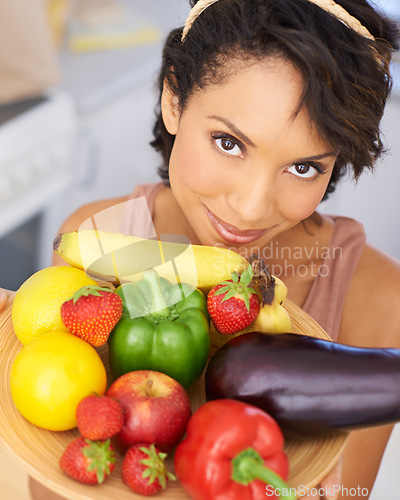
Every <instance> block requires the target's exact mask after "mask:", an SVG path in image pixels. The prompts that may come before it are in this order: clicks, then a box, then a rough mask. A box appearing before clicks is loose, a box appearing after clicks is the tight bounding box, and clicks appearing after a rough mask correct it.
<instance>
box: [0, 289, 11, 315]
mask: <svg viewBox="0 0 400 500" xmlns="http://www.w3.org/2000/svg"><path fill="white" fill-rule="evenodd" d="M9 295H10V292H9V291H8V290H5V289H4V288H0V312H1V311H2V310H3V309H4V308H5V307H6V305H7V300H8V297H9Z"/></svg>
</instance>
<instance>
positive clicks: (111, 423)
mask: <svg viewBox="0 0 400 500" xmlns="http://www.w3.org/2000/svg"><path fill="white" fill-rule="evenodd" d="M76 422H77V426H78V430H79V432H80V434H81V436H83V437H84V438H86V439H91V440H99V439H100V440H104V439H108V438H111V437H112V436H115V434H118V432H119V431H120V430H121V429H122V426H123V424H124V414H123V411H122V406H121V405H120V404H119V402H118V401H117V400H116V399H113V398H109V397H108V396H98V395H96V394H92V395H90V396H86V397H85V398H83V399H82V400H81V401H80V402H79V404H78V406H77V408H76Z"/></svg>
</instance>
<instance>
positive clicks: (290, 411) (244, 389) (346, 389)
mask: <svg viewBox="0 0 400 500" xmlns="http://www.w3.org/2000/svg"><path fill="white" fill-rule="evenodd" d="M205 390H206V397H207V400H212V399H220V398H230V399H237V400H240V401H243V402H246V403H249V404H252V405H254V406H257V407H258V408H261V409H263V410H264V411H266V412H267V413H269V414H270V415H271V416H272V417H273V418H274V419H275V420H276V421H277V422H278V424H279V425H280V427H281V429H282V431H283V433H284V435H285V437H287V438H290V439H301V440H304V439H307V438H315V437H321V436H327V435H330V434H335V433H338V432H347V431H349V430H352V429H356V428H363V427H371V426H375V425H383V424H388V423H392V422H396V421H398V420H400V350H399V349H378V348H363V347H352V346H349V345H343V344H338V343H336V342H331V341H328V340H323V339H317V338H314V337H307V336H305V335H297V334H293V333H283V334H278V335H277V334H267V333H258V332H251V333H246V334H243V335H240V336H239V337H235V338H234V339H232V340H230V341H228V342H227V343H226V344H225V345H224V346H222V347H221V348H220V349H219V350H218V351H217V352H216V353H215V354H214V356H213V357H212V358H211V360H210V362H209V364H208V367H207V369H206V374H205Z"/></svg>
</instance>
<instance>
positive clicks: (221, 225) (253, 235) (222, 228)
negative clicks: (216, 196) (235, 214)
mask: <svg viewBox="0 0 400 500" xmlns="http://www.w3.org/2000/svg"><path fill="white" fill-rule="evenodd" d="M206 212H207V215H208V218H209V219H210V221H211V224H212V226H213V227H214V229H215V230H216V231H217V233H218V234H219V235H220V236H222V238H223V239H224V240H225V241H228V242H229V243H236V244H238V243H240V244H246V243H251V242H252V241H255V240H258V239H259V238H261V236H263V235H264V234H265V233H266V232H267V231H268V229H256V230H253V229H249V230H246V231H241V230H240V229H238V228H237V227H235V226H231V225H230V224H228V223H227V222H224V221H223V220H221V219H219V218H218V217H217V216H216V215H214V214H213V213H212V212H211V211H210V210H209V209H208V208H207V207H206Z"/></svg>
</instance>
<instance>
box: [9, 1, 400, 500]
mask: <svg viewBox="0 0 400 500" xmlns="http://www.w3.org/2000/svg"><path fill="white" fill-rule="evenodd" d="M375 3H376V4H377V5H380V6H381V8H382V9H384V10H386V11H387V12H388V13H389V14H390V15H392V16H394V17H396V18H397V19H399V22H400V0H376V2H375ZM188 12H189V4H188V0H146V1H143V0H12V1H11V2H10V1H9V0H0V287H5V288H9V289H12V290H16V289H17V288H18V287H19V286H20V285H21V284H22V283H23V282H24V281H25V280H26V279H27V277H28V276H30V275H31V274H33V273H34V272H35V271H36V270H38V269H40V268H43V267H45V266H48V265H50V263H51V256H52V241H53V238H54V236H55V235H56V233H57V230H58V228H59V226H60V224H61V222H62V221H63V220H64V219H65V218H66V217H67V215H68V214H70V213H71V212H72V211H73V210H74V209H76V208H77V207H78V206H81V205H83V204H85V203H87V202H90V201H93V200H97V199H101V198H107V197H113V196H120V195H123V194H126V193H128V192H129V191H130V190H131V189H132V188H133V187H134V186H135V185H136V184H138V183H142V182H150V181H154V180H157V174H156V168H157V166H158V165H159V158H158V156H157V155H156V153H155V152H154V151H153V150H152V148H151V146H150V145H149V141H150V140H151V138H152V135H151V131H152V124H153V119H154V107H155V103H156V96H157V91H156V89H155V80H156V77H157V74H158V69H159V65H160V61H161V47H162V42H163V39H164V38H165V36H166V34H167V33H168V32H169V31H170V29H171V28H173V27H176V26H181V25H182V24H183V22H184V20H185V18H186V15H187V13H188ZM393 73H394V88H393V94H392V97H391V100H390V103H389V105H388V108H387V111H386V114H385V117H384V121H383V132H384V135H385V138H386V143H387V146H388V149H389V152H388V154H387V155H386V157H385V158H384V160H383V161H382V162H381V164H380V165H379V166H378V168H377V169H376V172H375V173H374V174H365V175H363V176H362V178H361V179H360V180H359V182H358V183H357V185H355V186H354V184H353V182H350V181H349V180H345V181H344V182H342V183H341V185H340V186H338V188H337V190H336V192H335V193H334V194H333V195H332V196H331V198H330V199H329V200H328V201H327V202H325V203H323V204H322V205H321V211H323V212H328V213H334V214H340V215H347V216H350V217H354V218H356V219H358V220H360V221H361V222H363V223H364V225H365V228H366V232H367V236H368V239H369V241H370V242H371V243H372V244H373V245H375V246H377V247H379V248H381V249H382V250H384V251H385V252H387V253H388V254H390V255H392V256H394V257H396V258H400V231H398V230H396V227H397V226H396V223H395V222H394V221H395V220H396V217H397V216H396V213H397V214H398V213H400V195H399V189H400V188H399V186H400V140H399V139H400V58H397V61H396V62H395V63H394V64H393ZM384 220H388V223H387V224H382V221H384ZM397 442H399V443H400V438H399V439H398V440H397V441H396V440H394V439H392V440H391V443H390V445H389V448H388V450H387V453H386V457H385V461H384V466H382V470H381V472H380V476H379V479H378V482H377V486H376V488H375V490H374V493H373V495H372V497H371V498H373V500H381V499H383V498H385V500H390V499H398V498H400V496H399V495H400V493H399V492H400V477H399V475H398V473H397V463H398V461H399V459H400V452H399V451H398V449H397V448H398V446H397Z"/></svg>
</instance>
